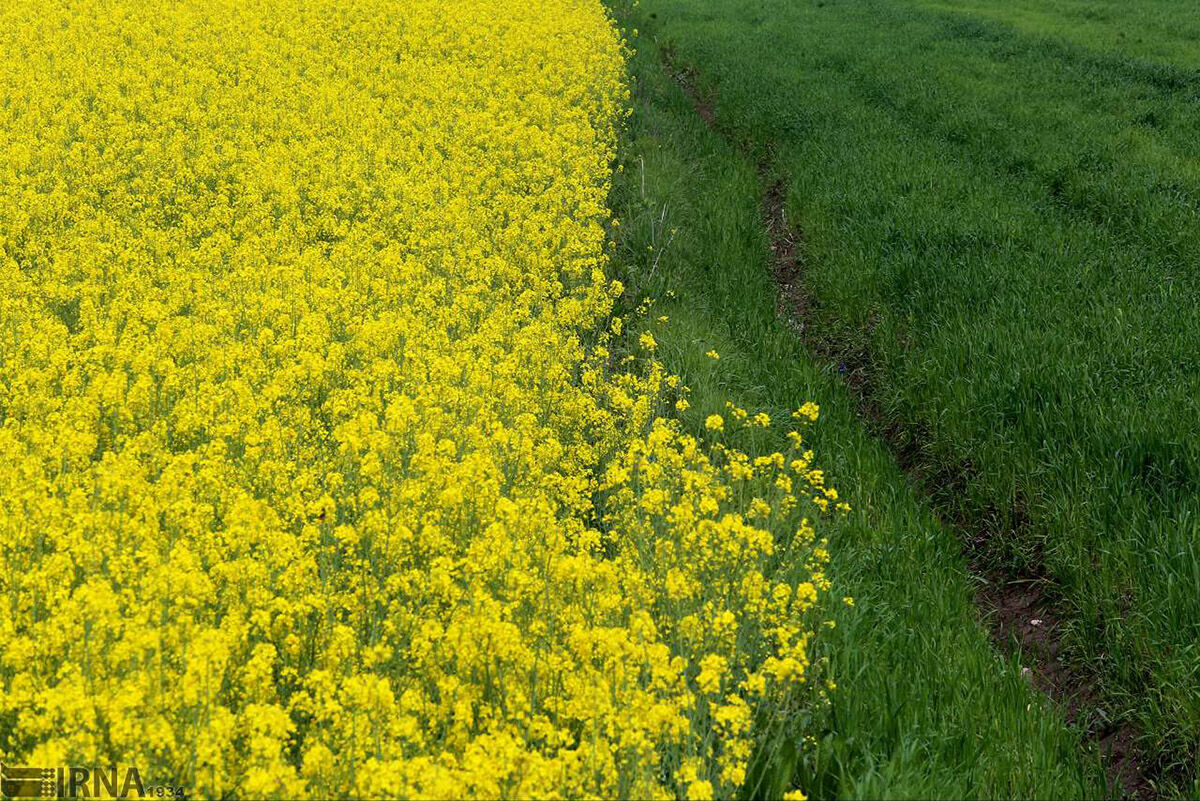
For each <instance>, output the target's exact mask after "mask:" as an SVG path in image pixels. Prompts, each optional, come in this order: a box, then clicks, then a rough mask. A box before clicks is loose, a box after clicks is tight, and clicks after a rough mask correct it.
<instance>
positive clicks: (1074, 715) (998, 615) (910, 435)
mask: <svg viewBox="0 0 1200 801" xmlns="http://www.w3.org/2000/svg"><path fill="white" fill-rule="evenodd" d="M662 59H663V62H664V65H665V66H666V68H667V70H668V71H669V72H670V74H671V75H672V76H673V77H674V79H675V80H676V82H677V83H678V84H679V86H680V87H681V88H682V89H683V91H684V92H685V93H686V94H687V96H688V98H689V99H690V100H691V103H692V106H693V108H694V109H695V111H696V113H697V114H698V115H700V117H701V119H703V120H704V122H705V124H706V125H708V127H709V128H711V129H712V130H713V131H715V132H717V133H718V134H720V133H721V130H720V127H719V126H718V125H717V121H716V112H715V105H714V103H713V101H712V99H711V98H708V97H704V96H703V95H702V93H701V92H700V91H699V90H698V89H697V87H696V81H695V76H694V75H693V74H692V73H690V72H689V71H687V70H684V69H680V68H679V67H677V66H676V65H675V64H674V63H673V59H672V54H671V52H670V51H669V50H667V49H664V50H663V52H662ZM758 171H759V177H760V180H761V183H762V185H763V186H764V187H766V190H765V192H764V193H763V196H762V199H761V206H762V215H763V225H764V227H765V228H766V232H767V237H768V242H769V244H770V249H771V265H770V268H771V271H772V274H773V276H774V278H775V282H776V284H777V285H778V287H779V303H778V311H779V313H780V314H781V315H782V316H783V317H784V318H785V319H786V320H787V321H788V323H789V324H790V325H791V327H792V328H793V329H794V330H795V331H796V333H797V335H798V336H799V337H800V339H801V341H802V342H803V343H804V345H805V347H807V348H808V349H809V350H810V351H811V352H812V353H814V354H815V355H816V356H818V357H819V358H821V359H823V360H825V361H827V362H829V363H830V364H831V365H834V366H836V368H837V370H838V372H839V373H841V375H842V377H843V379H844V380H845V382H846V385H847V387H849V389H850V391H851V393H852V394H853V396H854V399H855V402H856V405H857V412H858V416H859V417H860V418H861V419H862V421H863V422H864V423H865V424H866V425H867V426H868V427H869V429H870V430H871V431H872V432H873V433H874V434H875V435H876V436H878V437H879V438H881V439H882V440H883V441H884V442H885V443H886V444H887V446H888V448H889V450H890V451H891V452H892V454H893V456H894V457H895V459H896V461H897V463H898V464H899V465H900V467H901V468H902V469H903V470H904V471H905V472H906V473H907V474H908V476H909V477H910V479H911V480H912V481H913V483H914V485H915V486H916V487H917V488H918V489H919V490H920V491H921V493H922V495H923V496H925V497H926V498H927V499H929V501H930V504H929V506H930V508H931V509H932V510H933V511H934V513H935V514H936V515H937V516H938V517H939V519H940V520H942V522H943V523H945V524H946V525H947V526H949V527H950V528H951V529H952V530H954V531H957V532H958V534H959V536H960V538H961V540H962V543H963V550H964V554H965V556H966V559H967V565H968V568H969V569H970V571H971V574H972V576H973V577H974V578H975V580H976V586H977V588H978V589H977V590H976V593H975V603H976V606H977V607H978V609H979V615H980V619H981V621H982V622H983V624H984V625H985V626H986V627H987V629H988V631H989V633H990V635H991V639H992V642H993V643H994V644H995V645H996V647H997V648H998V649H1000V650H1001V651H1002V652H1004V653H1007V654H1010V655H1011V654H1016V655H1018V656H1019V658H1020V661H1021V662H1022V663H1023V664H1024V665H1025V667H1023V668H1022V673H1023V674H1024V675H1025V676H1026V678H1027V679H1028V680H1029V682H1030V684H1031V685H1032V686H1033V687H1034V688H1036V689H1037V690H1039V691H1041V692H1043V693H1045V694H1046V695H1048V696H1049V697H1050V698H1051V699H1052V700H1053V701H1054V702H1055V703H1057V704H1059V705H1060V706H1061V707H1062V708H1063V709H1064V711H1065V713H1066V718H1067V722H1068V723H1070V724H1071V725H1076V724H1078V725H1080V726H1081V728H1082V730H1083V731H1084V733H1085V734H1086V735H1087V737H1088V738H1089V739H1091V740H1092V741H1093V742H1095V743H1097V745H1098V746H1099V750H1100V753H1101V756H1102V758H1103V760H1104V766H1105V770H1106V772H1107V775H1108V777H1109V781H1110V782H1111V783H1112V789H1113V790H1114V791H1116V790H1117V788H1120V791H1121V792H1123V794H1124V795H1125V797H1128V798H1135V799H1155V798H1157V793H1156V791H1155V788H1154V785H1153V783H1152V782H1151V780H1150V771H1148V770H1147V769H1146V768H1147V767H1148V766H1149V764H1150V763H1149V761H1148V760H1147V759H1146V758H1145V755H1144V754H1142V753H1141V751H1140V749H1139V747H1138V745H1137V742H1138V734H1139V732H1138V729H1137V728H1136V727H1135V726H1134V725H1132V724H1130V723H1128V722H1114V721H1112V720H1110V718H1109V716H1108V715H1106V714H1105V711H1104V709H1103V707H1102V706H1101V705H1100V699H1099V692H1098V690H1097V686H1096V685H1097V680H1096V676H1095V675H1093V674H1092V673H1091V672H1090V671H1087V670H1085V669H1082V668H1080V667H1078V666H1077V665H1075V664H1073V663H1071V662H1069V661H1067V660H1065V659H1064V658H1063V650H1064V645H1063V636H1062V624H1061V621H1060V619H1059V618H1058V617H1057V615H1056V613H1055V602H1054V599H1053V597H1052V594H1051V593H1050V592H1049V588H1050V587H1051V586H1052V582H1051V581H1050V579H1049V578H1048V577H1047V576H1045V575H1043V574H1036V573H1035V574H1025V575H1018V574H1013V573H1004V572H999V571H997V570H996V569H994V568H991V567H985V566H984V560H983V556H984V554H985V553H986V546H987V544H988V543H989V542H990V541H992V540H993V539H994V538H999V537H1019V536H1020V532H1021V529H1022V527H1024V526H1025V525H1028V523H1027V516H1026V515H1025V514H1024V513H1023V512H1022V510H1021V509H1013V510H1011V514H1009V515H1008V516H1007V518H1008V520H1009V521H1011V522H1008V523H1001V522H1000V521H1001V520H1002V519H1004V518H1003V516H1001V515H999V514H987V515H980V516H979V517H977V518H974V519H966V518H962V517H961V516H954V517H952V516H951V515H949V514H948V513H947V510H946V509H945V508H944V507H943V506H942V505H941V504H939V503H937V502H936V498H935V495H934V492H933V490H934V488H936V487H939V486H940V487H943V488H945V487H946V486H947V485H950V486H955V485H957V486H961V485H963V484H964V483H966V482H968V481H970V480H971V473H972V466H971V465H970V464H965V465H962V466H960V468H959V469H958V470H955V471H951V472H949V473H948V471H947V470H946V469H945V468H944V467H938V466H936V465H934V464H932V463H930V462H929V461H928V460H926V459H924V458H923V457H922V455H921V452H920V450H919V448H918V447H917V446H916V443H918V442H920V440H921V437H920V432H919V431H912V430H905V429H903V428H901V427H900V426H899V424H897V423H894V422H892V423H889V422H888V421H887V419H886V417H885V415H884V414H883V412H882V410H881V409H880V406H879V403H878V400H877V392H876V389H875V385H874V381H873V372H874V371H873V370H872V364H871V354H870V353H869V352H866V351H863V350H862V349H860V348H856V347H853V346H851V345H850V344H849V343H846V342H844V341H840V340H839V339H838V338H837V336H836V334H834V333H833V332H832V331H829V330H827V327H826V326H823V325H822V323H821V315H819V314H815V313H814V311H815V310H816V308H817V302H816V300H815V298H813V297H812V295H811V293H810V292H809V291H808V287H807V284H806V282H805V276H804V257H803V253H804V246H803V239H802V232H801V231H800V229H799V227H798V226H796V225H794V224H792V222H791V221H789V220H788V219H787V208H786V206H787V203H786V201H787V185H786V184H785V182H784V181H783V180H782V179H779V178H776V177H774V176H773V173H772V170H771V169H770V162H769V159H768V160H766V161H763V162H760V163H759V164H758Z"/></svg>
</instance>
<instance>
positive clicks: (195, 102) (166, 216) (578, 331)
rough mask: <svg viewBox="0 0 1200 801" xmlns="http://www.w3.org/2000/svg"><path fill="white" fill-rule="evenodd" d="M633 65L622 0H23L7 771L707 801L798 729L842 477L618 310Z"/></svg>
mask: <svg viewBox="0 0 1200 801" xmlns="http://www.w3.org/2000/svg"><path fill="white" fill-rule="evenodd" d="M624 56H625V51H624V46H623V44H622V42H621V39H620V36H619V33H618V32H617V31H616V30H615V28H614V26H613V24H612V22H611V21H610V20H609V19H608V18H607V17H606V15H605V12H604V10H603V8H602V7H601V4H600V3H599V2H597V1H596V0H547V1H546V2H543V3H539V4H536V6H529V5H526V4H519V3H511V2H509V0H405V1H404V2H401V3H393V2H384V0H359V2H354V3H346V2H336V1H335V0H305V1H304V2H300V0H210V2H205V3H180V2H177V1H176V0H70V2H68V0H10V2H7V3H5V4H4V5H3V7H0V97H3V98H4V103H3V104H2V105H0V226H2V227H0V246H2V249H0V454H3V456H4V458H3V460H0V760H3V761H4V762H7V763H10V764H31V765H64V764H99V765H107V764H110V763H119V764H126V765H128V764H132V765H137V766H139V767H140V769H141V771H142V772H143V775H144V776H146V778H147V780H148V781H155V780H157V781H158V782H159V783H171V784H176V785H180V786H182V787H184V788H185V789H186V790H187V792H188V793H189V794H190V795H191V796H193V797H246V798H250V797H295V798H300V797H308V796H313V797H329V796H344V795H355V796H363V797H397V796H399V797H412V796H420V797H462V796H487V797H499V796H509V797H531V796H536V797H575V796H610V797H611V796H635V797H646V798H650V797H655V798H673V797H682V796H687V797H694V798H700V797H711V796H714V795H715V796H731V795H735V794H737V793H738V792H740V791H742V789H743V788H745V787H747V786H748V784H749V782H750V781H751V778H749V777H750V775H751V774H752V773H753V771H754V769H755V768H754V766H755V764H756V763H755V760H762V759H763V758H764V756H765V757H766V758H769V755H770V753H771V748H772V747H773V745H772V744H773V743H778V742H779V740H780V738H783V737H790V738H792V739H794V740H799V739H800V738H801V737H803V736H804V734H805V733H806V729H805V725H806V723H807V721H808V720H809V719H810V718H811V716H812V715H813V714H816V712H815V710H817V709H818V708H819V705H820V695H821V693H823V692H824V689H823V686H824V685H821V684H820V682H819V681H818V680H817V676H818V673H819V671H818V670H817V669H816V666H814V665H811V664H810V660H809V645H810V641H811V638H812V637H813V636H814V634H813V632H814V630H815V629H817V628H818V626H817V624H816V622H815V621H816V618H815V617H814V615H815V614H817V611H816V610H817V609H819V607H818V606H817V605H818V600H819V597H820V596H821V595H822V594H823V593H824V592H825V590H826V589H827V588H828V581H827V579H826V578H825V577H824V574H823V567H824V565H825V563H826V561H827V560H828V554H827V553H826V552H825V549H824V545H823V542H822V540H821V537H820V535H819V534H818V532H817V530H816V525H817V523H814V522H810V520H809V518H810V517H811V518H812V519H813V520H816V521H819V520H820V515H821V512H820V511H819V510H821V509H822V508H827V507H829V506H830V504H831V503H832V504H834V505H837V504H841V502H840V501H838V499H837V496H836V492H834V491H833V490H832V489H831V488H827V487H826V486H825V483H824V477H823V475H822V474H821V473H820V471H819V470H817V469H816V468H815V467H814V465H813V454H812V453H811V452H810V451H807V450H806V449H805V447H804V445H803V443H802V440H801V437H800V435H799V434H797V433H793V434H792V435H791V438H792V443H791V444H792V447H791V451H790V452H789V453H787V454H783V453H773V454H769V455H763V456H756V457H755V456H751V455H749V454H746V453H742V452H740V451H739V450H737V449H735V448H733V447H731V446H729V445H726V444H724V442H725V440H724V439H723V437H724V436H725V435H726V434H727V433H728V431H729V430H730V429H732V428H733V427H735V426H738V425H743V426H760V427H766V426H770V425H771V421H770V420H769V418H767V417H766V416H765V415H762V414H760V415H756V416H750V415H748V414H747V413H746V412H745V411H743V410H739V409H733V410H732V411H731V412H730V421H729V423H728V424H727V423H726V422H725V421H724V420H723V419H721V418H719V417H718V418H717V419H716V420H713V419H710V421H709V426H708V427H709V429H711V431H709V434H708V436H706V438H704V439H698V438H697V437H695V436H691V435H688V434H686V433H684V431H683V428H682V427H681V426H680V425H679V424H678V423H677V422H672V416H673V415H674V413H675V412H674V410H675V409H677V408H678V409H683V408H686V403H687V401H686V398H685V395H686V391H685V388H684V387H681V386H680V385H679V381H678V379H676V378H674V377H673V376H670V375H667V374H666V373H665V372H664V370H663V368H662V366H661V365H660V364H659V363H658V362H657V361H656V360H655V351H656V344H657V343H656V342H655V339H654V337H653V334H652V333H651V332H649V331H647V332H645V333H644V334H642V335H640V336H631V335H630V331H629V330H628V326H626V327H625V328H623V326H622V322H623V318H621V317H614V311H613V309H614V301H615V299H616V298H618V297H619V296H621V295H622V292H623V290H622V288H621V287H620V285H619V284H616V283H615V282H612V281H610V280H609V279H608V278H606V275H605V268H606V261H605V258H604V248H605V242H606V235H607V234H606V226H607V225H608V224H609V212H608V211H607V210H606V208H605V203H606V198H607V192H608V189H609V184H608V181H609V174H610V164H611V162H612V159H613V155H614V139H615V135H616V131H617V127H618V125H619V122H620V120H621V118H622V115H623V113H624V108H625V106H626V103H627V101H628V94H627V90H626V89H625V87H624V72H623V70H624V66H623V63H624ZM642 311H643V312H644V308H643V310H642ZM635 316H636V315H635ZM639 319H640V318H639ZM799 414H800V415H801V416H802V417H804V418H812V419H815V417H816V409H815V407H811V406H809V407H804V408H802V409H801V410H800V412H799ZM842 505H843V506H844V504H842ZM829 684H830V685H831V682H830V683H829Z"/></svg>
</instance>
